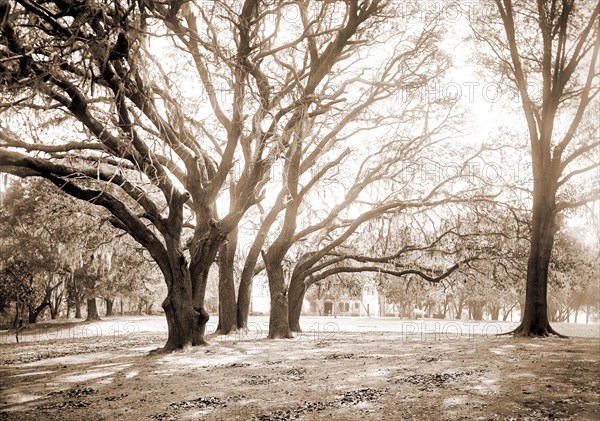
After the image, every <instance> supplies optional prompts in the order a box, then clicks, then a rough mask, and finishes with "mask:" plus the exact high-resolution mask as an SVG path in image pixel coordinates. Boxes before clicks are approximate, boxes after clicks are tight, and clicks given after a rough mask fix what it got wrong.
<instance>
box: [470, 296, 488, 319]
mask: <svg viewBox="0 0 600 421" xmlns="http://www.w3.org/2000/svg"><path fill="white" fill-rule="evenodd" d="M484 304H485V303H484V302H483V301H475V300H474V301H471V302H470V303H469V313H470V314H471V320H483V306H484Z"/></svg>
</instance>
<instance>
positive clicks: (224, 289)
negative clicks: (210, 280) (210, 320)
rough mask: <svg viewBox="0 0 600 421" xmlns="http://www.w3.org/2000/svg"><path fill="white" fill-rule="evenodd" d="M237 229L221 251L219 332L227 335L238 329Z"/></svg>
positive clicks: (230, 234) (219, 259)
mask: <svg viewBox="0 0 600 421" xmlns="http://www.w3.org/2000/svg"><path fill="white" fill-rule="evenodd" d="M236 247H237V228H235V229H234V230H233V231H232V232H231V233H229V235H228V236H227V242H224V243H223V244H222V245H221V249H220V251H219V257H218V264H219V325H218V326H217V332H219V333H220V334H222V335H227V334H229V333H231V332H233V331H235V330H237V328H238V324H237V319H238V317H237V304H236V300H235V280H234V264H235V249H236Z"/></svg>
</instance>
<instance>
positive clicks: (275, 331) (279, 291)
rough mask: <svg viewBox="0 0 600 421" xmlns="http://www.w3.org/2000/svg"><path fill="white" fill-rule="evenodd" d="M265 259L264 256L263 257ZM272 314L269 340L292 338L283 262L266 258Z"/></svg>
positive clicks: (270, 315)
mask: <svg viewBox="0 0 600 421" xmlns="http://www.w3.org/2000/svg"><path fill="white" fill-rule="evenodd" d="M263 257H264V256H263ZM265 260H266V262H267V263H266V269H267V276H268V278H269V293H270V296H271V312H270V314H269V336H268V338H269V339H283V338H291V337H292V331H291V329H290V322H289V318H288V291H287V288H286V286H285V277H284V273H283V267H282V266H281V260H279V259H270V258H266V259H265Z"/></svg>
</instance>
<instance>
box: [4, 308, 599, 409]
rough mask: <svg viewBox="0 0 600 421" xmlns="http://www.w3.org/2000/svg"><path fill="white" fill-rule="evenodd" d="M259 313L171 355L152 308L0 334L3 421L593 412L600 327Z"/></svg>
mask: <svg viewBox="0 0 600 421" xmlns="http://www.w3.org/2000/svg"><path fill="white" fill-rule="evenodd" d="M267 321H268V319H267V318H266V317H253V318H251V323H250V325H249V330H248V331H247V332H245V333H243V334H242V333H240V334H237V335H230V336H221V337H219V336H212V337H209V340H210V345H208V346H206V347H201V348H194V349H193V350H191V351H190V352H187V353H177V354H169V355H149V354H148V352H149V351H150V350H152V349H154V348H157V347H159V346H161V345H162V344H163V343H164V342H165V339H166V322H165V321H164V318H162V317H158V316H157V317H131V316H130V317H110V318H105V319H104V320H103V321H101V322H95V323H83V322H78V323H75V322H70V321H69V322H65V321H55V322H48V323H43V324H40V325H39V326H36V327H32V328H29V329H28V330H26V331H24V332H22V333H21V343H19V344H16V343H15V338H14V334H13V333H9V332H6V331H4V332H0V364H1V368H0V379H1V380H0V420H31V419H40V420H80V419H85V420H114V419H119V420H122V419H123V420H198V419H203V420H237V419H239V420H288V419H301V420H321V419H328V420H356V419H365V420H371V419H372V420H413V419H414V420H421V419H427V420H460V419H463V420H471V419H482V420H505V419H520V420H539V419H549V420H554V419H572V420H598V419H600V339H599V328H598V325H561V324H556V325H554V327H555V328H556V329H557V330H558V331H559V332H561V333H565V334H567V335H572V336H571V338H569V339H558V338H544V339H514V338H512V337H507V336H495V333H499V332H505V331H508V330H509V329H511V328H512V327H514V326H515V323H508V322H504V323H503V322H464V321H442V320H426V321H423V320H416V321H415V320H413V321H407V320H399V319H377V318H371V319H358V318H337V319H334V318H330V317H329V318H327V317H305V318H304V319H303V328H304V330H305V333H303V334H301V335H299V336H298V337H297V338H295V339H292V340H276V341H269V340H266V339H264V337H265V336H266V332H267V330H266V329H267V326H268V325H267ZM215 326H216V323H215V322H213V321H212V320H211V324H210V325H209V326H208V330H209V331H210V330H211V329H213V330H214V327H215Z"/></svg>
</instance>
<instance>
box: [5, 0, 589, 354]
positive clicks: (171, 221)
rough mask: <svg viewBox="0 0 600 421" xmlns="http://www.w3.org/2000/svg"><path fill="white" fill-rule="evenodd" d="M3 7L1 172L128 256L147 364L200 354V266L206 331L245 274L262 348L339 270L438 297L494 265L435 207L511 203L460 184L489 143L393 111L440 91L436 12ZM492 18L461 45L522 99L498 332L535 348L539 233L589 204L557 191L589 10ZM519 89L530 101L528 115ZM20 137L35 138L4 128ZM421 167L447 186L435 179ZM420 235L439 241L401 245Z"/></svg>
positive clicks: (585, 139)
mask: <svg viewBox="0 0 600 421" xmlns="http://www.w3.org/2000/svg"><path fill="white" fill-rule="evenodd" d="M3 5H6V6H3V9H4V10H6V12H7V13H6V14H5V17H4V18H3V19H2V21H1V22H0V25H1V28H0V30H1V32H2V35H3V37H2V40H1V41H0V86H1V87H2V88H1V89H2V92H3V94H4V95H3V97H4V98H6V100H5V101H4V102H3V103H2V104H0V106H1V107H2V108H1V112H2V114H3V117H5V118H4V121H6V122H8V124H9V126H8V127H2V130H1V131H0V141H1V142H2V143H1V144H0V171H3V172H8V173H10V174H13V175H16V176H20V177H43V178H45V179H47V180H49V181H50V182H51V183H53V184H54V185H55V186H57V187H59V188H60V189H61V190H62V191H63V192H65V193H67V194H68V195H71V196H73V197H75V198H77V199H80V200H82V201H87V202H90V203H92V204H94V205H96V206H97V208H98V210H97V212H96V213H97V215H98V216H99V217H100V218H101V219H102V220H106V221H109V222H110V223H111V224H112V225H113V226H114V227H116V228H118V229H120V230H122V231H124V232H126V233H127V234H129V235H130V236H131V237H132V238H133V239H134V240H135V241H136V242H137V243H138V244H139V245H140V246H141V247H143V248H144V249H145V250H146V252H147V253H148V254H149V255H150V256H151V257H152V259H153V260H154V262H155V263H156V265H157V267H158V268H159V269H160V271H161V273H162V275H163V277H164V280H165V283H166V286H167V291H168V293H167V297H166V299H165V301H164V302H163V308H164V310H165V314H166V317H167V321H168V325H169V336H168V339H167V344H166V346H165V349H176V348H185V347H187V346H190V345H199V344H203V343H204V330H205V325H206V322H207V320H208V314H207V312H206V311H205V297H206V289H207V282H208V274H209V271H210V268H211V266H212V265H213V264H214V263H217V264H218V266H219V277H220V279H219V304H220V305H219V308H220V310H219V311H220V318H219V320H220V329H221V331H222V332H224V333H226V332H228V331H230V330H232V329H236V328H243V327H244V326H245V324H246V321H247V315H248V308H249V298H250V287H251V279H252V276H253V275H254V274H256V273H257V272H259V271H265V272H266V274H267V277H268V281H269V290H270V299H271V313H270V314H271V316H270V326H269V337H270V338H287V337H290V336H291V331H292V330H299V328H300V326H299V323H298V318H299V314H300V307H299V303H300V304H301V302H302V298H303V297H304V295H305V293H306V291H307V289H308V288H309V287H310V286H311V285H314V284H316V283H318V282H320V281H322V280H323V279H327V278H328V277H331V276H333V275H336V274H339V273H349V272H350V273H357V272H378V273H384V274H387V275H390V276H394V277H396V278H403V277H405V276H407V275H417V276H419V277H421V278H423V279H426V280H428V281H430V282H441V281H442V280H443V279H445V278H447V277H449V276H450V275H452V273H454V272H456V271H457V270H458V269H459V268H460V267H464V266H465V265H468V264H470V263H472V262H474V261H475V260H476V259H479V258H480V256H481V255H482V253H483V252H485V251H486V250H488V249H489V248H491V247H492V246H491V243H489V244H486V243H485V242H483V243H482V242H480V243H477V244H475V247H470V246H469V247H468V245H469V243H468V241H466V240H467V239H468V238H469V237H470V236H472V235H473V234H474V233H472V232H470V231H469V230H468V229H467V230H466V231H465V230H463V229H462V226H461V224H459V223H458V222H459V220H458V219H454V218H455V217H456V216H457V213H460V212H457V211H455V210H453V206H458V207H459V208H460V206H462V205H464V204H468V205H469V206H470V207H471V208H472V209H475V210H474V211H473V212H474V214H475V215H477V214H478V212H479V211H478V210H477V209H479V207H481V206H484V205H486V204H489V203H490V202H492V201H495V202H497V203H500V205H501V207H504V208H509V209H513V210H514V209H515V208H516V209H518V208H519V207H520V205H515V203H514V201H513V200H512V198H511V195H510V194H509V193H507V192H506V190H505V186H504V185H503V184H502V183H500V182H498V180H489V179H485V178H484V177H480V176H477V175H476V176H473V174H471V173H469V171H467V169H468V168H470V167H471V166H472V165H474V164H475V163H477V162H481V160H484V159H486V156H487V155H486V154H487V153H488V152H489V149H496V150H497V149H502V145H500V144H497V145H495V146H494V147H493V148H490V147H481V148H479V147H477V148H469V147H468V145H465V144H461V142H459V141H458V140H457V139H459V136H460V134H461V133H460V130H459V127H460V126H461V124H462V121H463V120H462V118H461V116H460V113H459V112H457V109H456V106H457V102H456V100H455V99H452V98H445V97H437V96H433V97H431V96H428V97H426V98H423V97H422V96H420V95H413V96H411V95H409V96H407V95H406V92H419V90H422V89H427V88H428V86H430V84H432V83H434V82H440V81H442V82H443V81H444V80H445V79H444V78H445V77H446V70H447V69H448V67H449V65H450V60H449V58H448V57H447V56H446V55H445V54H444V53H443V51H442V50H441V49H440V39H442V37H443V36H444V31H445V30H446V29H447V28H445V26H444V21H443V19H442V18H443V16H442V15H439V16H427V17H423V16H422V14H421V13H420V12H419V11H418V10H415V11H414V12H411V11H410V10H405V9H402V10H399V9H396V8H395V7H394V3H393V2H388V1H384V0H346V1H333V2H308V1H297V2H279V1H250V0H246V1H214V2H193V1H189V2H188V1H186V2H183V1H172V2H167V3H165V2H155V1H151V0H150V1H147V0H144V1H139V2H138V1H120V0H113V1H109V2H97V1H94V0H87V1H86V2H84V3H79V2H74V1H70V0H55V1H49V2H46V3H44V5H39V4H32V3H30V2H27V1H20V0H17V1H11V0H9V1H8V3H6V0H4V1H3ZM496 6H497V13H492V14H485V15H477V16H478V19H477V20H474V21H472V22H471V23H472V29H473V31H474V34H475V35H476V38H477V40H478V44H477V45H480V46H481V48H482V52H481V54H483V55H487V56H488V57H489V59H490V62H491V63H493V64H494V66H490V69H493V70H495V71H496V70H497V73H496V74H497V75H504V76H507V78H508V81H509V82H510V83H509V85H508V86H507V89H516V90H517V91H518V93H519V95H520V97H521V99H522V110H523V112H524V113H525V117H526V121H527V129H528V133H529V138H530V148H531V153H532V159H533V167H534V169H535V173H534V176H535V180H534V181H535V182H534V183H533V208H532V209H533V213H532V214H531V218H532V219H531V221H532V223H531V225H530V226H531V232H530V233H528V234H530V235H529V237H530V240H531V241H530V250H529V253H528V254H529V260H528V270H527V288H526V305H525V306H526V309H525V314H524V319H523V321H522V324H521V326H520V327H519V328H518V329H517V333H519V334H524V335H530V334H533V335H545V334H547V333H549V332H552V329H551V328H550V325H549V324H548V317H547V314H548V311H547V299H546V298H547V283H548V268H549V264H550V257H551V252H552V248H553V244H554V236H555V233H556V231H557V229H558V223H557V215H559V213H560V212H561V211H563V210H565V209H569V208H573V207H576V206H578V205H579V204H581V203H584V202H587V201H589V200H592V199H593V198H594V197H596V196H595V195H596V194H597V191H595V190H592V191H588V190H586V189H577V188H575V189H573V188H571V186H573V184H574V182H575V181H578V180H579V179H580V178H581V177H585V175H586V174H588V173H589V171H590V170H592V169H594V168H596V166H597V164H598V163H597V162H596V161H595V158H594V157H595V155H594V153H595V152H596V151H597V148H598V146H599V143H598V142H597V141H595V140H594V139H595V137H594V136H593V134H594V133H595V131H597V125H595V123H594V122H593V119H591V118H590V113H591V111H590V110H592V109H593V108H594V107H595V106H596V105H597V103H596V102H594V99H595V97H596V94H597V92H598V91H597V85H594V81H597V74H596V71H595V67H594V66H595V64H596V62H597V54H598V48H599V47H598V45H599V43H598V37H599V36H600V35H599V32H600V31H599V30H598V27H597V25H596V24H595V22H596V20H597V17H598V13H599V7H600V6H593V5H587V4H577V6H575V5H574V2H572V1H567V0H565V1H562V2H558V1H550V0H548V1H543V0H539V1H538V2H537V7H534V8H533V9H531V10H530V5H528V4H521V3H519V4H518V5H516V6H515V5H513V4H512V2H511V1H509V0H504V1H500V0H498V1H497V2H496ZM290 16H293V17H294V18H290ZM519 17H522V18H523V22H525V23H524V24H523V25H522V27H519V30H517V28H516V26H515V23H514V22H515V20H516V19H518V18H519ZM498 28H501V29H502V31H499V30H498ZM164 40H166V41H164ZM172 47H175V48H172ZM174 50H176V51H177V53H176V54H175V53H173V51H174ZM522 50H525V51H522ZM169 51H170V52H169ZM169 54H171V57H170V58H171V60H168V61H166V60H162V59H161V58H163V57H166V56H169ZM530 83H539V84H540V86H542V87H543V90H542V91H543V94H542V95H541V97H540V98H534V97H531V96H530V95H529V92H528V90H527V87H528V86H529V85H530ZM29 121H35V122H36V123H37V124H36V126H35V127H34V126H32V125H31V124H25V127H28V128H29V130H27V131H23V130H17V129H16V128H17V127H19V124H20V123H22V122H29ZM559 123H560V124H559ZM564 127H567V129H566V130H563V128H564ZM494 140H495V139H494ZM513 146H519V145H518V144H515V145H513ZM427 164H435V165H436V166H440V167H442V168H447V167H449V166H452V168H453V169H454V171H453V172H452V174H450V175H448V174H447V173H445V174H444V175H443V176H442V177H439V176H436V175H435V174H431V173H429V172H428V171H426V170H425V169H424V168H425V167H426V165H427ZM465 174H468V176H465ZM518 187H520V188H523V186H518ZM528 187H529V186H525V189H527V188H528ZM562 193H566V194H562ZM561 194H562V195H561ZM315 204H318V205H317V206H315ZM419 215H422V216H419ZM432 215H433V216H432ZM419 218H427V219H431V218H433V219H434V224H435V220H436V219H437V220H442V221H448V226H447V229H446V230H442V231H441V232H442V234H440V232H439V231H437V230H431V229H420V228H419ZM380 220H383V221H389V222H388V223H387V230H388V232H387V233H386V234H385V235H384V236H383V237H384V238H381V239H380V240H381V241H377V242H376V243H375V242H369V241H367V242H361V243H360V244H370V246H369V247H367V248H363V249H361V248H360V246H359V247H356V239H357V238H358V237H359V236H361V235H362V234H361V232H362V233H364V232H369V231H370V230H371V229H372V227H371V225H370V224H372V223H374V222H375V221H380ZM453 221H455V222H456V228H453V227H452V224H453ZM248 225H252V226H253V228H255V229H254V231H253V234H252V239H251V241H250V243H251V246H250V247H249V249H248V252H247V253H245V255H244V256H243V257H244V258H245V260H244V267H243V270H242V273H241V275H240V281H239V288H238V290H237V291H236V287H235V282H234V276H233V273H234V269H233V268H234V265H233V262H234V261H235V259H236V250H238V247H237V245H236V244H237V242H238V240H239V238H241V235H243V233H244V232H247V231H248V230H247V226H248ZM413 230H417V231H418V232H419V230H420V232H419V235H413V233H412V231H413ZM446 231H447V233H446ZM492 232H496V233H497V234H498V235H500V234H502V233H501V232H500V233H498V232H497V230H492ZM516 232H517V234H516V235H517V236H518V235H519V234H518V233H519V231H518V230H517V231H516ZM404 234H406V235H404ZM509 235H512V234H509ZM395 238H398V241H394V242H393V243H390V242H389V241H388V240H389V239H395ZM442 239H448V243H449V244H447V245H446V244H444V247H442V248H439V247H438V246H439V245H441V243H443V241H442ZM451 239H452V241H450V240H451ZM415 241H416V242H415ZM458 245H460V247H459V246H458ZM448 248H449V249H451V250H453V252H452V253H449V252H448V251H447V249H448ZM425 250H427V251H429V252H428V253H424V254H423V255H424V256H428V257H427V258H423V259H421V258H415V254H418V253H419V252H423V251H425ZM292 255H294V256H295V258H294V259H288V257H289V256H292ZM259 259H260V260H261V262H262V263H259ZM286 261H291V264H292V266H291V267H290V268H289V271H287V274H286V272H285V271H284V262H286ZM104 265H105V263H104ZM97 266H98V267H97V268H96V269H95V270H96V271H99V272H102V271H103V270H104V269H103V263H102V260H101V259H100V260H99V263H98V264H97Z"/></svg>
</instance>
